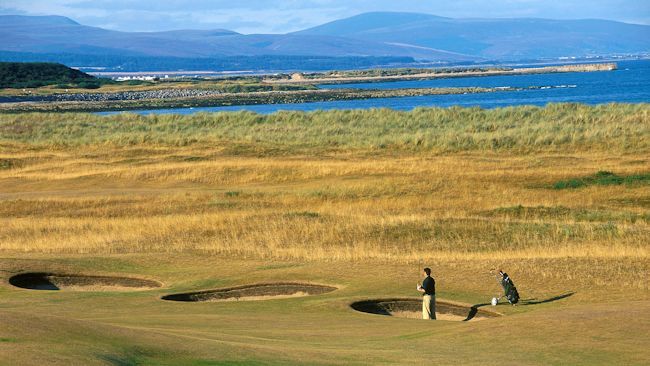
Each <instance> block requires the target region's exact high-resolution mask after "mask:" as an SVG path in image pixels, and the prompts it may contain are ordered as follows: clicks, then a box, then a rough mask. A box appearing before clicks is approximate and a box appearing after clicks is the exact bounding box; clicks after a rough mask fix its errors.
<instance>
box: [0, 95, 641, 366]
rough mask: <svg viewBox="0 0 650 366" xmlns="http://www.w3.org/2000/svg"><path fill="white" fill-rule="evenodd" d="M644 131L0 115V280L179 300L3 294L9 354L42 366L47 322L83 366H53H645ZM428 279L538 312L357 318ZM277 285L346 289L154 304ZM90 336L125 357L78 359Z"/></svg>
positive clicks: (382, 113) (469, 123)
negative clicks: (502, 276)
mask: <svg viewBox="0 0 650 366" xmlns="http://www.w3.org/2000/svg"><path fill="white" fill-rule="evenodd" d="M649 112H650V108H649V106H648V105H647V104H640V105H607V106H597V107H588V106H582V105H551V106H549V107H546V108H535V107H519V108H505V109H496V110H487V111H485V110H479V109H459V108H452V109H419V110H416V111H414V112H410V113H409V112H394V111H388V110H375V111H347V112H343V111H332V112H315V113H295V112H285V113H278V114H273V115H269V116H261V115H256V114H252V113H235V114H216V115H209V114H200V115H194V116H186V117H181V116H150V117H141V116H136V115H118V116H111V117H100V116H94V115H84V114H61V115H57V114H25V115H0V253H1V255H2V258H4V259H2V258H0V264H1V267H2V268H3V272H2V273H0V277H2V278H6V277H7V276H9V275H10V274H11V273H15V272H19V271H25V270H35V271H36V270H55V269H56V270H62V271H66V272H86V273H89V272H90V273H95V272H99V273H124V274H140V275H144V276H147V277H151V278H157V279H160V280H161V281H162V282H164V283H165V285H166V286H167V287H166V288H164V289H161V290H159V291H158V290H157V291H156V292H155V295H156V296H153V295H149V294H147V293H141V294H138V293H136V294H130V295H125V294H117V295H110V294H104V293H97V294H89V295H81V294H75V293H65V292H61V293H60V294H53V295H52V296H48V297H42V296H39V295H38V294H34V292H29V291H19V290H16V289H14V288H11V287H10V286H8V285H6V284H0V298H1V299H2V300H0V305H2V308H3V310H1V311H2V313H0V315H2V316H0V340H2V339H7V341H2V343H0V350H1V349H2V347H6V348H7V349H9V350H10V351H11V352H12V353H11V355H12V356H14V357H16V359H18V360H30V361H34V360H39V359H40V358H39V357H46V356H45V355H43V354H42V351H41V350H39V346H38V345H40V344H42V343H39V342H44V341H42V340H41V341H39V340H38V339H35V338H34V337H33V336H30V334H29V332H26V331H25V329H31V328H35V329H41V328H40V327H39V326H38V324H41V323H42V322H44V321H45V322H48V321H52V322H53V324H58V325H57V327H58V328H57V329H58V330H57V331H56V334H58V335H59V336H60V337H62V339H65V338H66V337H71V338H72V339H75V340H76V341H75V342H77V344H78V345H80V346H79V348H77V349H74V350H73V349H72V348H68V347H67V346H65V345H64V344H62V343H57V342H56V341H53V340H48V341H47V342H49V343H52V345H51V346H52V347H54V349H56V352H55V353H54V354H55V355H56V357H57V359H60V360H65V357H82V356H83V357H89V358H90V359H92V360H95V361H96V362H94V363H96V364H102V363H103V364H138V363H140V364H164V362H163V361H164V360H176V362H171V363H170V364H188V365H190V364H192V365H212V364H228V363H219V362H223V361H224V360H225V361H232V362H235V361H236V362H240V363H241V364H248V363H252V364H273V362H277V363H279V364H314V363H316V364H318V363H322V364H368V363H373V364H382V363H385V364H396V363H411V364H413V363H421V362H423V360H430V359H431V358H432V357H437V359H438V360H440V361H441V362H442V363H449V364H451V363H454V364H455V363H458V357H461V358H462V359H463V360H464V361H465V362H463V363H466V364H482V363H484V362H485V360H486V359H492V360H493V359H495V358H497V357H501V351H499V350H498V349H499V347H500V346H499V342H498V341H497V340H498V337H495V332H497V334H501V335H503V336H505V337H508V339H511V340H513V342H515V345H516V347H514V350H513V353H512V354H510V355H509V357H506V358H505V360H506V361H508V362H506V363H509V364H566V363H567V362H568V363H571V364H598V363H603V364H607V363H612V362H617V361H621V360H623V361H624V362H623V363H626V364H643V359H644V358H646V357H647V356H648V353H647V350H645V349H646V347H645V346H644V340H643V338H642V337H641V338H639V337H636V336H635V337H631V336H630V334H632V333H634V334H643V333H647V332H646V331H647V330H648V327H649V326H650V324H649V323H648V316H647V311H646V310H647V308H648V299H650V287H649V284H648V280H647V274H648V272H649V271H650V264H649V263H650V261H649V260H648V255H649V254H650V253H649V252H650V248H649V247H648V238H649V237H650V183H649V182H650V160H649V159H648V156H650V118H649V117H650V116H649ZM420 263H426V264H429V265H431V266H433V268H434V273H435V274H436V276H437V278H438V280H439V286H440V288H439V293H440V297H442V298H447V299H451V300H458V301H464V302H468V303H481V302H485V301H486V299H487V300H489V298H490V297H491V296H493V294H494V293H495V291H496V290H495V285H496V284H495V283H494V279H493V278H489V276H488V275H487V269H489V268H495V267H501V266H503V267H504V268H506V269H507V270H508V272H510V273H511V275H513V277H514V278H515V281H516V282H517V284H518V287H519V288H520V292H522V294H523V296H524V297H525V298H527V299H537V300H531V301H533V303H532V304H531V305H530V306H521V307H518V308H514V309H512V308H509V307H501V306H500V307H498V308H499V310H500V311H502V312H504V313H505V314H507V315H509V316H508V317H506V318H505V319H503V320H496V321H495V320H486V321H482V322H479V323H476V324H474V325H470V324H468V325H466V326H465V325H463V326H458V325H450V324H446V323H444V322H439V323H436V324H435V325H430V324H429V325H427V324H422V323H421V322H418V321H413V320H408V319H404V320H396V319H386V318H382V317H379V318H376V317H373V316H371V315H366V314H357V313H354V312H351V310H349V308H348V307H347V304H349V302H350V301H352V300H353V299H360V298H368V297H372V296H375V297H386V296H409V295H414V291H413V287H414V285H415V281H417V280H418V278H417V274H416V267H418V266H419V264H420ZM255 279H257V280H258V281H254V280H255ZM261 279H263V280H284V281H286V280H300V281H313V282H318V283H324V284H336V285H338V286H339V287H341V290H340V291H338V292H334V293H332V294H328V295H324V296H323V297H314V298H305V299H287V300H282V301H280V300H277V301H269V302H261V303H259V304H244V305H237V304H229V305H210V304H199V305H196V306H194V305H191V306H190V307H188V306H186V305H185V306H181V305H178V304H171V305H170V304H168V303H161V301H160V300H157V296H159V295H162V294H165V293H170V292H173V291H192V290H199V289H206V288H215V287H225V286H231V285H238V284H246V283H251V282H259V280H261ZM567 293H572V294H573V295H571V296H570V297H567V298H566V299H563V300H561V301H560V300H558V301H555V300H552V301H549V302H548V303H546V302H542V303H536V302H535V301H540V300H544V299H554V298H555V297H557V296H558V295H563V294H567ZM5 295H6V296H5ZM112 296H117V297H118V298H119V299H120V302H119V303H120V307H117V308H112V307H111V306H109V303H112V302H113V301H114V299H113V297H112ZM625 301H636V302H635V303H634V304H635V305H634V306H628V305H629V303H626V302H625ZM56 304H64V305H65V306H64V307H61V308H59V307H56ZM107 307H108V308H107ZM644 309H645V310H644ZM28 312H33V314H32V315H26V314H27V313H28ZM127 314H128V315H127ZM5 315H6V316H5ZM17 316H26V319H25V320H24V321H18V320H16V319H17ZM48 317H51V318H48ZM19 318H20V317H18V319H19ZM48 319H49V320H48ZM2 326H4V327H5V329H14V331H12V332H9V333H7V334H4V333H3V331H2V329H3V327H2ZM80 327H81V328H80ZM85 327H91V328H92V329H95V330H93V331H92V332H90V331H88V332H90V333H92V334H93V337H94V338H93V339H96V340H97V341H96V342H108V344H109V345H110V347H108V348H106V349H103V350H98V349H96V344H97V343H96V342H95V341H88V340H84V339H83V337H82V336H81V335H80V334H79V331H78V329H85ZM432 327H433V328H432ZM84 332H86V331H84ZM88 332H86V333H88ZM531 332H532V333H531ZM115 334H120V336H118V337H116V336H115ZM14 338H15V341H14V340H12V339H14ZM560 339H561V340H562V341H561V342H560V341H558V340H560ZM127 340H130V341H127ZM188 342H190V343H192V345H191V346H190V345H188V344H187V343H188ZM355 342H356V343H355ZM49 343H48V344H49ZM133 344H137V345H139V346H137V347H136V346H132V345H133ZM353 344H354V345H355V346H352V345H353ZM431 344H434V345H435V347H432V348H431V350H430V351H426V352H422V353H416V352H415V351H416V350H417V349H421V348H422V347H427V345H431ZM645 344H647V343H645ZM470 345H471V346H470ZM134 347H136V348H134ZM138 347H139V348H138ZM165 350H166V351H165ZM172 350H173V351H172ZM644 350H645V351H644ZM25 351H27V352H28V353H25ZM29 352H33V355H34V357H32V358H29V356H26V355H29V354H31V353H29ZM170 352H171V353H170ZM100 356H101V357H104V358H101V357H100ZM109 356H110V357H113V361H110V360H109V361H107V358H106V357H109ZM110 357H109V358H110ZM102 360H103V361H102ZM115 360H118V361H119V360H122V361H123V362H122V363H118V362H117V361H115ZM124 360H126V361H124ZM201 360H203V361H201ZM206 360H211V361H206ZM213 361H214V362H213ZM111 362H112V363H111ZM129 362H130V363H129ZM89 364H93V362H90V363H89ZM0 365H2V362H1V361H0Z"/></svg>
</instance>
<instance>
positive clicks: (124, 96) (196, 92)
mask: <svg viewBox="0 0 650 366" xmlns="http://www.w3.org/2000/svg"><path fill="white" fill-rule="evenodd" d="M219 94H222V92H221V91H219V90H209V89H161V90H147V91H124V92H115V93H74V94H52V95H40V96H38V95H37V96H26V97H22V96H16V97H0V102H5V103H10V102H109V101H116V100H149V99H177V98H195V97H210V96H214V95H219Z"/></svg>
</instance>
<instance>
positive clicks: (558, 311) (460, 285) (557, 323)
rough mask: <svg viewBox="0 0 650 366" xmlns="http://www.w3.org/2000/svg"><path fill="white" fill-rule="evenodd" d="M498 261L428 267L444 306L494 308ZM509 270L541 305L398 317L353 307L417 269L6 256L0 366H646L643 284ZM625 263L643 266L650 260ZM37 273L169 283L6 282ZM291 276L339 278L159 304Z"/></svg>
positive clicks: (401, 287)
mask: <svg viewBox="0 0 650 366" xmlns="http://www.w3.org/2000/svg"><path fill="white" fill-rule="evenodd" d="M569 262H571V260H568V261H567V264H569ZM492 264H493V263H487V262H471V261H470V262H462V263H461V262H453V261H448V262H441V263H431V264H430V265H431V266H432V267H433V268H434V275H435V276H436V277H437V279H438V298H444V299H450V300H456V301H463V302H468V303H472V304H479V303H485V302H489V300H490V298H491V297H492V296H493V295H494V294H495V293H496V292H498V287H497V286H498V285H497V284H496V282H495V281H494V279H493V278H490V277H489V275H488V273H487V270H488V268H489V266H490V265H492ZM506 264H507V265H509V266H510V267H508V268H511V269H512V270H511V271H510V272H511V275H512V276H513V278H514V279H515V281H516V284H517V285H518V287H519V289H520V292H521V294H522V299H523V300H524V301H523V302H524V303H526V302H529V303H532V304H531V305H524V304H522V305H520V306H517V307H514V308H513V307H511V306H509V305H499V306H497V307H496V310H497V311H499V312H501V313H503V314H504V315H505V316H503V317H500V318H494V319H486V320H481V321H476V322H450V321H424V320H413V319H400V318H391V317H386V316H380V315H371V314H365V313H358V312H355V311H354V310H352V309H351V308H350V307H349V304H350V303H351V302H352V301H354V300H358V299H366V298H382V297H390V296H417V294H416V292H415V291H414V288H415V283H416V281H417V280H418V279H419V278H418V276H417V273H416V271H417V264H414V265H391V264H379V263H376V264H368V263H360V264H356V263H350V262H345V263H337V262H332V263H302V262H279V261H272V262H270V261H259V260H240V259H222V258H219V257H211V258H206V257H205V256H198V255H196V256H194V255H173V256H168V255H122V256H107V257H88V256H80V255H76V256H62V257H59V258H57V259H53V258H52V257H48V256H45V255H29V256H18V255H17V256H13V257H6V258H3V259H2V260H1V261H0V266H1V267H0V268H1V269H2V272H1V273H0V276H1V277H2V285H0V353H1V354H2V358H0V364H1V365H7V366H9V365H17V364H21V365H29V364H35V365H46V364H48V365H49V364H61V365H249V364H250V365H285V364H305V365H310V364H341V365H356V364H358V365H363V364H413V365H416V364H425V363H430V362H435V363H436V364H446V365H451V364H470V365H484V364H486V362H494V363H497V364H500V365H503V364H509V365H522V364H528V365H530V364H536V365H567V364H572V365H593V364H610V365H614V364H617V365H634V364H638V365H642V364H645V363H646V362H647V361H648V359H650V351H649V350H648V349H649V348H648V347H646V346H647V345H648V341H649V338H648V332H647V331H648V329H650V317H649V316H648V312H649V311H650V300H649V296H648V291H647V288H646V289H645V290H640V291H629V289H627V290H620V289H619V290H617V286H616V279H612V283H607V284H603V285H602V286H593V285H592V284H589V283H581V282H580V281H577V282H572V281H562V280H558V279H557V278H548V279H544V278H541V277H542V276H541V275H540V273H536V272H537V271H536V270H534V269H533V270H532V271H531V270H527V268H537V267H536V266H535V265H534V264H533V263H526V261H523V262H522V261H518V263H517V264H515V263H506ZM574 264H576V263H574ZM619 264H622V263H619ZM537 265H539V263H537ZM583 265H597V264H596V263H583ZM609 265H614V263H609ZM628 265H636V266H640V267H641V268H645V270H647V266H648V264H647V263H636V264H634V263H632V264H628ZM31 270H49V271H58V272H65V273H85V274H89V273H90V274H97V273H101V274H123V275H124V274H125V275H130V276H141V277H146V278H155V279H158V280H160V281H162V282H163V283H164V287H163V288H161V289H157V290H152V291H142V292H125V293H118V292H66V291H33V290H24V289H19V288H15V287H13V286H11V285H9V284H8V283H7V279H8V277H10V276H11V275H12V274H13V273H16V272H19V271H31ZM646 273H647V272H646ZM288 280H289V281H308V282H315V283H322V284H330V285H335V286H337V287H339V290H337V291H335V292H332V293H328V294H324V295H318V296H311V297H302V298H290V299H281V300H266V301H248V302H244V301H240V302H225V303H215V302H212V303H184V302H169V301H162V300H160V297H161V296H162V295H164V294H169V293H175V292H182V291H191V290H200V289H210V288H218V287H227V286H230V285H238V284H247V283H255V282H268V281H288ZM568 294H572V295H571V296H567V297H564V298H562V299H559V300H555V301H553V299H554V298H556V297H561V296H562V295H568ZM527 300H528V301H527ZM545 300H551V301H548V302H544V301H545ZM488 307H489V305H488Z"/></svg>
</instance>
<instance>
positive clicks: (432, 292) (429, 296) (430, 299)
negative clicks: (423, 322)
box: [417, 268, 436, 320]
mask: <svg viewBox="0 0 650 366" xmlns="http://www.w3.org/2000/svg"><path fill="white" fill-rule="evenodd" d="M417 289H418V291H420V292H423V294H422V319H433V320H435V319H436V280H434V279H433V278H432V277H431V268H425V269H424V281H422V285H420V284H419V283H418V287H417Z"/></svg>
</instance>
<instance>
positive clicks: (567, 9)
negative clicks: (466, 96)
mask: <svg viewBox="0 0 650 366" xmlns="http://www.w3.org/2000/svg"><path fill="white" fill-rule="evenodd" d="M369 11H403V12H418V13H428V14H434V15H439V16H446V17H453V18H479V17H482V18H514V17H537V18H551V19H583V18H599V19H609V20H618V21H623V22H628V23H638V24H650V0H558V1H551V0H359V1H356V0H303V1H298V0H194V1H190V0H135V1H133V0H0V14H22V15H63V16H67V17H70V18H72V19H74V20H76V21H78V22H79V23H81V24H85V25H91V26H96V27H102V28H108V29H113V30H121V31H161V30H172V29H218V28H222V29H229V30H234V31H237V32H240V33H246V34H249V33H287V32H291V31H296V30H301V29H305V28H309V27H312V26H316V25H320V24H323V23H326V22H329V21H332V20H336V19H341V18H346V17H349V16H352V15H356V14H360V13H364V12H369Z"/></svg>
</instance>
